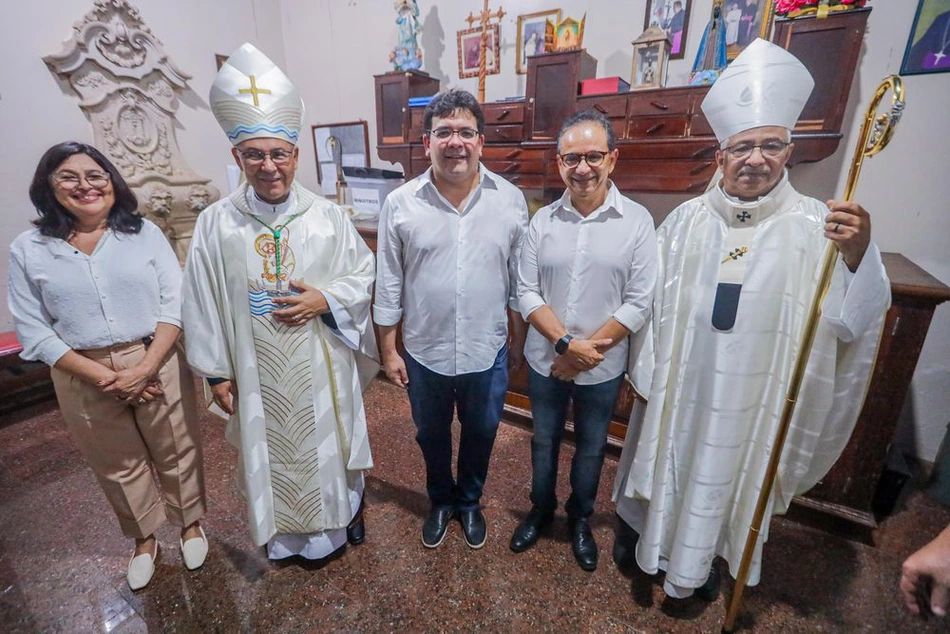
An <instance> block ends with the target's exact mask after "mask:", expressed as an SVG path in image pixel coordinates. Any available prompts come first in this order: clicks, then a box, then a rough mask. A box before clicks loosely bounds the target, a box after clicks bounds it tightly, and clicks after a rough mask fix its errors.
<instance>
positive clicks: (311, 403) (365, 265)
mask: <svg viewBox="0 0 950 634" xmlns="http://www.w3.org/2000/svg"><path fill="white" fill-rule="evenodd" d="M268 207H270V209H268ZM252 214H253V215H256V216H257V219H255V218H254V217H253V216H252ZM260 221H263V222H264V223H266V224H267V225H269V226H270V227H271V228H280V229H281V232H280V237H279V239H280V243H281V244H280V256H281V262H280V266H278V265H277V260H276V255H277V248H278V247H277V245H276V243H275V239H274V233H273V232H272V231H271V229H268V228H267V227H266V226H264V224H263V223H262V222H260ZM278 275H279V277H280V279H281V285H282V287H283V289H287V288H288V283H289V281H290V280H291V279H301V280H303V281H304V282H305V283H307V284H309V285H311V286H314V287H316V288H317V289H320V290H321V291H322V292H323V293H324V295H325V296H326V298H327V301H328V303H329V305H330V308H331V314H332V315H333V318H334V319H332V320H324V319H321V318H314V319H311V320H309V321H308V322H306V323H305V324H304V325H302V326H289V325H286V324H282V323H280V322H278V321H277V320H275V319H274V318H273V317H272V316H271V314H270V313H271V312H272V311H273V310H275V309H276V308H279V306H276V305H275V304H274V303H273V302H272V301H271V300H272V298H273V297H274V292H275V289H276V285H277V277H278ZM374 277H375V267H374V259H373V255H372V252H371V251H370V250H369V248H368V247H367V246H366V244H365V243H364V242H363V240H362V239H361V238H360V236H359V234H358V233H357V232H356V229H355V228H354V227H353V225H352V223H351V222H350V220H349V219H348V218H347V217H346V214H345V212H344V211H343V210H342V209H341V208H340V207H338V206H336V205H334V204H332V203H331V202H329V201H327V200H325V199H324V198H321V197H319V196H317V195H316V194H313V193H312V192H310V191H307V190H306V189H304V188H303V187H300V186H299V185H297V184H294V185H293V186H292V188H291V192H290V195H289V198H288V200H287V201H286V202H285V203H283V204H281V205H278V206H272V205H270V206H269V205H267V204H265V203H263V202H262V201H260V200H259V199H258V198H257V197H256V196H255V195H254V192H253V190H252V189H250V188H248V186H247V185H246V184H245V185H243V186H242V187H241V188H239V189H238V190H237V191H236V192H235V193H234V194H232V195H231V196H230V197H229V198H225V199H222V200H220V201H218V202H217V203H215V204H214V205H212V206H210V207H208V208H207V209H206V210H205V211H204V212H202V213H201V215H200V216H199V218H198V222H197V225H196V227H195V233H194V238H193V239H192V243H191V249H190V251H189V254H188V260H187V263H186V268H185V282H184V288H183V305H182V321H183V323H184V331H185V346H186V351H187V356H188V362H189V364H190V365H191V366H192V367H193V368H194V369H195V370H196V371H197V372H198V373H199V374H201V375H202V376H206V377H221V378H227V379H231V380H232V381H236V384H237V387H238V398H237V399H236V401H237V402H236V408H235V413H234V414H233V415H232V416H231V417H230V419H229V422H228V427H227V432H226V436H227V439H228V441H229V442H230V443H231V444H232V445H234V446H235V447H236V448H237V449H238V455H239V460H238V466H239V479H240V484H241V489H242V493H244V495H245V497H246V499H247V502H248V513H249V519H250V524H251V532H252V535H253V538H254V541H255V543H256V544H257V545H264V544H268V545H269V552H270V555H271V557H273V558H279V557H282V556H288V555H291V554H300V555H303V556H305V557H310V558H317V557H322V556H325V555H327V554H329V553H330V552H332V550H334V549H335V548H336V547H339V546H340V545H342V543H343V541H345V539H346V537H345V529H346V526H347V525H348V523H349V522H350V521H351V519H352V518H353V517H354V515H355V513H356V511H357V510H358V508H359V502H360V499H361V494H362V487H363V475H362V472H363V470H365V469H369V468H371V467H372V466H373V460H372V456H371V453H370V447H369V439H368V437H367V431H366V416H365V411H364V408H363V397H362V392H363V390H364V389H365V387H366V386H367V385H368V384H369V381H370V380H371V379H372V378H373V376H375V375H376V373H377V372H378V369H379V365H378V361H377V359H378V355H377V351H376V339H375V335H374V332H373V329H372V324H371V321H370V299H371V293H372V285H373V281H374ZM334 320H335V322H336V323H334ZM328 324H329V325H328Z"/></svg>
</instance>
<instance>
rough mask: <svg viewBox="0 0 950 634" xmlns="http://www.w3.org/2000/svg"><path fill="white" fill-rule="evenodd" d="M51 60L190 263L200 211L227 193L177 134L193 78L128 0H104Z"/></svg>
mask: <svg viewBox="0 0 950 634" xmlns="http://www.w3.org/2000/svg"><path fill="white" fill-rule="evenodd" d="M43 61H44V62H46V65H47V66H48V67H49V69H50V70H51V71H52V72H53V73H54V74H55V75H56V76H57V78H59V80H60V81H61V82H62V84H63V85H64V89H65V90H66V91H67V92H70V93H72V94H74V95H76V97H78V99H79V108H80V109H81V110H82V111H83V112H84V113H85V115H86V117H87V118H88V119H89V122H90V123H91V124H92V136H93V144H94V145H95V146H96V147H97V148H98V149H99V150H100V151H101V152H102V153H103V154H105V155H106V156H107V157H109V160H111V161H112V162H113V163H114V164H115V166H116V167H117V168H118V170H119V171H120V172H121V173H122V176H123V177H124V178H125V180H126V182H127V183H128V184H129V186H130V187H131V188H132V190H133V191H134V192H135V194H136V196H137V197H138V200H139V210H140V211H141V212H142V213H143V214H144V215H145V216H146V217H147V218H148V219H149V220H151V221H152V222H154V223H155V224H157V225H158V226H159V227H161V229H162V231H163V232H164V233H165V235H166V236H167V237H168V240H169V242H171V244H172V247H173V248H174V249H175V253H176V254H177V255H178V259H179V261H181V262H184V261H185V255H186V254H187V252H188V245H189V243H190V242H191V236H192V233H193V232H194V226H195V220H197V218H198V213H199V212H200V211H201V210H202V209H204V208H205V207H207V206H208V205H209V204H211V203H212V202H214V201H215V200H217V199H218V196H219V193H218V190H217V189H215V188H214V187H213V186H211V185H209V183H210V179H208V178H203V177H201V176H200V175H199V174H196V173H195V172H194V171H193V170H192V169H191V167H190V166H189V165H188V163H187V162H186V161H185V158H184V157H183V156H182V155H181V150H180V148H179V147H178V140H177V138H176V137H175V132H176V129H177V128H178V127H179V124H178V122H177V120H176V117H175V113H176V112H177V111H178V106H179V99H180V98H181V96H182V95H183V94H185V93H186V92H188V91H190V88H189V87H188V80H189V79H191V76H190V75H187V74H185V73H184V72H182V71H181V70H180V69H178V68H177V67H176V66H175V64H174V63H173V62H172V61H171V58H170V56H169V55H168V53H166V52H165V49H164V46H163V45H162V42H161V41H160V40H159V39H158V38H157V37H156V36H155V34H154V33H152V31H151V29H149V28H148V26H146V25H145V23H144V22H143V20H142V16H141V15H140V14H139V11H138V9H136V8H135V7H133V6H132V5H131V4H130V3H129V2H128V0H97V1H96V3H95V6H94V7H93V9H92V10H91V11H90V12H89V13H87V14H86V15H85V16H84V17H83V18H82V19H81V20H80V21H79V22H77V23H76V24H75V25H74V26H73V37H72V39H70V40H68V41H66V42H64V43H63V49H62V51H60V52H59V53H56V54H54V55H47V56H46V57H44V58H43Z"/></svg>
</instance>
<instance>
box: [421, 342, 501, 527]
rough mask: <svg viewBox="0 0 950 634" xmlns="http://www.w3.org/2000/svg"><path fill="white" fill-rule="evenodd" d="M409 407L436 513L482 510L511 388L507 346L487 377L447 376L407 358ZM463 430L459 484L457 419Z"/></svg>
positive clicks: (460, 439)
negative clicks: (454, 454)
mask: <svg viewBox="0 0 950 634" xmlns="http://www.w3.org/2000/svg"><path fill="white" fill-rule="evenodd" d="M403 358H404V359H405V361H406V372H407V374H408V375H409V404H410V405H411V406H412V420H413V422H415V424H416V442H418V443H419V448H420V449H422V457H423V458H424V459H425V463H426V490H427V491H428V493H429V500H430V501H431V503H432V506H433V507H435V508H439V507H444V508H453V509H455V510H458V511H474V510H476V509H478V508H479V500H480V499H481V497H482V489H483V488H484V486H485V478H486V477H487V476H488V462H489V459H490V458H491V450H492V447H493V446H494V444H495V434H496V433H497V431H498V423H499V421H500V420H501V412H502V408H503V407H504V405H505V391H506V390H507V389H508V346H507V345H505V346H504V347H502V349H501V350H500V351H499V352H498V356H497V357H495V363H494V364H493V365H492V367H490V368H488V369H487V370H484V371H482V372H472V373H470V374H459V375H457V376H445V375H443V374H438V373H437V372H433V371H432V370H430V369H428V368H427V367H425V366H424V365H422V364H421V363H419V362H418V361H416V360H415V359H413V358H412V355H410V354H409V353H406V354H405V355H403ZM456 408H457V409H458V418H459V423H460V426H461V435H460V438H459V455H458V480H457V481H456V479H455V478H453V477H452V414H453V410H454V409H456Z"/></svg>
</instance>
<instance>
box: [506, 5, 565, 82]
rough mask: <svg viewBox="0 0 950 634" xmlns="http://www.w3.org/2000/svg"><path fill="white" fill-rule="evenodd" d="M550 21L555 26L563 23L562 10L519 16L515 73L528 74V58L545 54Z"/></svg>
mask: <svg viewBox="0 0 950 634" xmlns="http://www.w3.org/2000/svg"><path fill="white" fill-rule="evenodd" d="M548 20H552V21H553V22H554V23H555V24H558V23H560V21H561V10H560V9H556V10H552V11H538V12H537V13H529V14H527V15H519V16H518V40H517V47H516V48H515V52H516V55H515V72H516V73H518V74H519V75H524V74H525V73H527V72H528V58H529V57H530V56H532V55H541V54H542V53H545V52H546V50H545V42H544V27H545V25H546V24H547V21H548Z"/></svg>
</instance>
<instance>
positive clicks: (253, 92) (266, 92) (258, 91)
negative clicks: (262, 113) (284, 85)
mask: <svg viewBox="0 0 950 634" xmlns="http://www.w3.org/2000/svg"><path fill="white" fill-rule="evenodd" d="M238 94H240V95H247V94H250V95H251V97H253V98H254V105H255V106H257V107H260V105H261V104H260V103H258V101H257V96H258V95H269V94H270V91H269V90H268V89H266V88H258V87H257V80H256V78H255V77H254V75H251V87H250V88H241V89H240V90H238Z"/></svg>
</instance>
